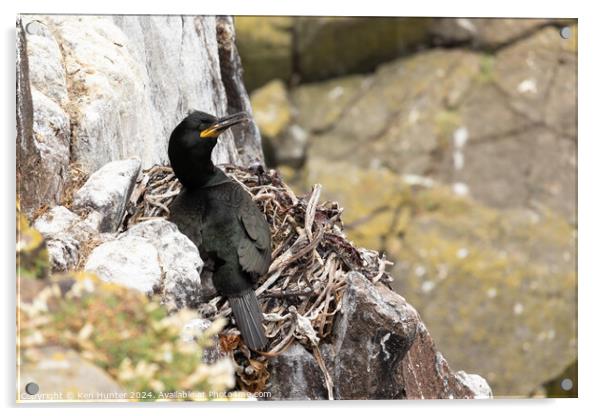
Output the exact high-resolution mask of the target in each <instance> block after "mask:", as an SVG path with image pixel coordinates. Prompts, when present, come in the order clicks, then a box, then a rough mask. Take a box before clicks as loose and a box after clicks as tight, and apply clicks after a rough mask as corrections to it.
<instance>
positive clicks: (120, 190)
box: [73, 159, 140, 232]
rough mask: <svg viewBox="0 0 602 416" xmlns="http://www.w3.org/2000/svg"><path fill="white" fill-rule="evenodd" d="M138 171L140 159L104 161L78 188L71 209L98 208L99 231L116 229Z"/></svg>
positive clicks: (95, 209)
mask: <svg viewBox="0 0 602 416" xmlns="http://www.w3.org/2000/svg"><path fill="white" fill-rule="evenodd" d="M139 172H140V161H139V160H137V159H129V160H118V161H115V162H110V163H107V164H106V165H104V166H103V167H102V168H100V169H99V170H97V171H96V172H94V173H93V174H92V175H90V177H89V178H88V180H87V181H86V183H85V184H84V185H83V186H82V187H81V188H80V189H79V190H77V192H76V193H75V195H74V196H73V209H74V210H78V211H87V210H93V211H97V212H99V213H100V215H101V222H100V231H101V232H115V231H117V228H118V227H119V225H120V224H121V220H122V219H123V214H124V212H125V208H126V204H127V201H128V200H129V198H130V194H131V193H132V190H133V189H134V185H135V183H136V179H137V177H138V173H139Z"/></svg>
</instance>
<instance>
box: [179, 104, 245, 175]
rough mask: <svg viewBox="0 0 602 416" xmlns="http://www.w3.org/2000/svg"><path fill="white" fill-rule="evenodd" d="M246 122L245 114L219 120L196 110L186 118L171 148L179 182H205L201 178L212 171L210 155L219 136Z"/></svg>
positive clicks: (232, 115) (236, 114)
mask: <svg viewBox="0 0 602 416" xmlns="http://www.w3.org/2000/svg"><path fill="white" fill-rule="evenodd" d="M247 120H249V115H248V114H247V113H246V112H240V113H235V114H231V115H228V116H225V117H221V118H217V117H215V116H213V115H211V114H207V113H204V112H202V111H193V112H191V113H190V114H189V115H188V116H187V117H186V118H184V120H182V121H181V122H180V124H178V125H177V126H176V128H175V129H174V130H173V132H172V133H171V136H170V138H169V148H168V155H169V161H170V162H171V166H172V168H173V169H174V172H175V174H176V176H177V177H178V179H179V180H180V182H182V184H183V185H184V186H193V185H194V183H198V181H201V182H202V179H203V178H202V175H204V174H207V172H208V171H210V170H212V169H213V164H212V163H211V152H212V151H213V148H214V147H215V145H216V144H217V138H218V137H219V135H220V134H222V133H223V132H224V131H226V130H227V129H229V128H230V127H232V126H235V125H237V124H240V123H242V122H244V121H247ZM199 176H201V177H199Z"/></svg>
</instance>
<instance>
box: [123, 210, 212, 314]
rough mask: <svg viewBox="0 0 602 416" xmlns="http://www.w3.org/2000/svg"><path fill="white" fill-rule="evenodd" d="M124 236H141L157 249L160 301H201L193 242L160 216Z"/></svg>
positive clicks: (198, 264) (176, 303)
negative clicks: (159, 270) (160, 286)
mask: <svg viewBox="0 0 602 416" xmlns="http://www.w3.org/2000/svg"><path fill="white" fill-rule="evenodd" d="M124 236H125V237H124V238H129V237H130V236H137V237H142V238H145V239H147V240H148V241H149V242H150V244H152V245H153V246H154V247H155V249H156V250H157V253H158V257H159V264H160V267H161V270H162V274H163V284H162V291H163V301H164V302H165V303H166V304H167V306H168V308H169V309H180V308H182V307H184V306H190V307H193V306H195V305H197V304H198V303H200V302H201V296H200V290H201V279H200V273H201V271H202V268H203V261H202V260H201V257H200V255H199V251H198V249H197V247H196V246H195V245H194V243H193V242H192V241H190V240H189V239H188V237H186V236H185V235H184V234H182V233H180V232H179V231H178V228H177V226H176V225H175V224H173V223H171V222H169V221H167V220H164V219H156V220H149V221H144V222H141V223H139V224H137V225H135V226H133V227H132V228H130V229H129V230H128V231H127V232H126V233H125V234H124Z"/></svg>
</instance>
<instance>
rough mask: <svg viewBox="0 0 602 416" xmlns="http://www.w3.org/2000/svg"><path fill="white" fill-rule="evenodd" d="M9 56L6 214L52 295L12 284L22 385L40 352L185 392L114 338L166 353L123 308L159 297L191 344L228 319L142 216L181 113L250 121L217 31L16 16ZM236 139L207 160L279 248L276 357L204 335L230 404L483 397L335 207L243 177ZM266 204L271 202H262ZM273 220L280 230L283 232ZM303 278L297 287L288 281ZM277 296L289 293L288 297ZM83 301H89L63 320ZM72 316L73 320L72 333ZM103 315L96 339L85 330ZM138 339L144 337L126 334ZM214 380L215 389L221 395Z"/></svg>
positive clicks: (177, 24) (192, 255) (186, 246)
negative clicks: (13, 55)
mask: <svg viewBox="0 0 602 416" xmlns="http://www.w3.org/2000/svg"><path fill="white" fill-rule="evenodd" d="M17 39H18V42H17V49H18V51H17V52H18V53H17V56H18V61H17V74H18V76H17V121H18V123H17V125H18V131H17V149H18V154H17V157H18V160H17V166H18V172H17V175H18V180H19V188H18V193H19V194H18V198H19V200H20V202H21V205H22V207H23V210H24V212H25V213H26V215H27V216H28V217H29V218H30V219H32V218H35V222H34V227H35V228H37V229H38V230H39V232H41V234H42V235H43V237H44V239H45V242H46V247H47V252H48V253H49V258H50V264H51V269H52V270H53V272H54V278H53V280H52V281H47V280H42V281H38V280H33V279H31V278H28V277H27V273H25V272H24V269H23V270H21V269H20V270H21V279H20V282H21V290H22V292H23V303H22V304H23V307H22V308H21V309H20V313H22V314H24V316H27V318H28V319H29V320H26V321H27V322H29V325H27V327H26V328H20V330H22V331H23V332H20V335H23V338H20V339H21V340H22V343H21V344H20V345H21V347H22V348H23V349H24V351H23V352H24V354H23V357H24V360H25V361H24V362H23V363H22V364H23V366H22V367H21V371H22V373H21V379H22V380H24V381H25V380H26V379H27V378H30V377H33V376H36V377H38V376H39V375H40V372H39V371H38V370H39V368H40V365H41V363H43V362H44V360H45V358H44V357H46V356H47V355H48V354H51V355H52V356H53V357H55V358H56V351H54V352H53V351H50V350H47V349H46V346H47V345H46V344H47V343H48V342H49V341H50V342H54V343H58V344H59V346H62V348H65V349H67V351H68V352H66V353H64V354H63V353H62V352H61V354H63V355H62V356H64V357H71V355H72V354H73V352H72V351H71V349H74V350H75V352H76V353H79V354H81V356H82V357H83V358H84V359H91V360H93V361H95V362H98V363H102V366H103V368H104V370H106V371H107V372H108V374H109V375H111V376H112V377H113V378H115V379H117V381H118V382H119V383H121V385H122V386H125V387H127V388H149V389H152V390H153V391H158V390H162V389H175V388H186V386H196V385H198V384H195V383H198V382H199V380H204V378H202V377H206V375H207V374H213V373H211V371H212V370H208V369H207V367H198V368H197V369H196V370H195V367H194V366H193V367H189V358H190V357H189V356H186V357H187V358H186V360H184V358H182V361H181V362H177V360H176V361H169V357H170V355H169V354H168V352H166V351H163V352H162V353H161V354H159V355H156V354H150V352H149V351H144V350H143V349H142V350H141V349H140V345H142V344H140V345H139V344H138V343H136V342H134V343H132V344H130V343H128V342H125V341H126V340H124V339H121V338H119V337H120V336H122V335H123V334H138V335H137V336H138V337H141V339H144V343H143V344H144V345H153V346H156V347H157V348H159V347H160V348H164V347H165V345H168V344H161V343H158V341H157V340H156V339H154V338H152V337H151V335H152V334H158V333H161V331H162V329H161V328H165V326H166V325H167V326H169V325H175V324H173V321H164V320H161V321H160V324H157V323H152V324H151V321H152V320H153V319H155V315H156V313H155V312H153V311H155V310H156V307H155V306H152V307H151V306H149V305H146V306H145V303H144V302H143V301H141V300H139V298H138V297H137V295H131V293H130V290H133V291H134V292H142V293H145V294H149V295H151V296H157V297H158V299H159V300H160V301H161V303H162V306H160V307H159V309H161V310H164V311H166V312H170V313H176V312H177V311H178V310H186V309H192V310H193V319H192V320H190V321H188V323H187V324H186V325H184V327H185V328H190V327H199V328H203V329H205V328H208V327H209V324H210V322H209V324H207V320H212V319H215V318H216V317H217V316H218V315H224V314H226V316H227V308H226V306H227V305H224V304H223V303H222V302H221V299H220V298H219V297H216V296H215V293H214V292H212V290H211V287H210V284H209V283H208V282H210V280H208V278H210V275H207V273H206V271H205V270H203V269H204V268H203V262H202V260H201V259H200V257H199V255H198V252H197V251H196V250H195V249H194V246H191V243H190V241H187V239H186V237H184V236H183V235H181V234H180V233H179V232H178V231H177V230H176V229H175V228H174V227H173V225H172V224H169V223H168V222H167V221H165V220H162V219H157V218H154V219H149V218H148V217H147V216H146V214H145V213H148V212H151V213H157V214H153V215H154V216H162V215H164V214H165V210H164V209H163V208H162V203H161V201H162V200H161V199H157V198H158V197H157V195H158V194H153V193H152V192H151V190H153V192H160V193H161V194H162V195H169V197H173V195H175V194H176V193H177V190H178V189H179V188H178V187H177V182H176V181H174V179H173V175H172V176H171V177H170V176H169V174H170V173H169V168H167V167H162V166H155V165H162V164H165V162H166V146H167V138H168V135H169V133H170V130H171V128H172V127H173V126H174V125H175V124H176V123H177V121H179V119H180V118H181V117H182V116H183V115H184V114H185V113H186V112H187V111H188V109H190V108H198V109H203V110H205V111H209V112H212V113H216V114H220V115H221V114H225V113H226V112H228V111H232V110H235V109H236V110H240V109H248V108H249V100H248V97H247V95H246V91H245V88H244V85H243V84H242V83H241V73H240V62H239V58H238V55H237V51H236V47H235V45H234V43H233V40H234V30H233V28H232V24H231V19H229V18H217V19H216V18H213V17H192V16H190V17H174V16H171V17H158V16H156V17H155V16H153V17H149V16H141V17H137V16H124V17H107V16H105V17H94V16H85V17H78V16H52V17H48V16H23V17H22V19H21V20H19V21H18V23H17ZM246 129H247V130H245V131H237V130H234V131H233V132H232V134H228V135H224V136H223V137H222V139H221V140H220V144H219V147H218V149H217V152H215V153H214V155H215V159H216V162H218V163H225V162H228V163H234V164H238V165H243V166H246V167H249V168H250V169H246V170H245V169H243V170H240V171H230V172H229V174H231V175H232V176H233V177H236V178H237V179H238V180H240V181H241V182H243V183H247V184H248V185H249V191H250V192H255V193H256V195H255V196H256V198H257V201H258V203H259V204H261V206H262V209H264V212H265V213H266V216H267V217H268V220H269V221H270V223H271V225H272V226H273V227H275V228H274V230H276V231H277V230H281V229H285V230H287V231H286V233H285V234H283V235H282V240H278V241H280V243H281V244H280V245H279V246H278V247H274V258H275V261H274V264H273V265H272V268H271V269H270V273H269V274H268V275H267V276H265V277H264V279H265V280H264V281H263V283H262V285H261V287H260V288H258V289H257V291H258V293H259V294H260V295H261V294H262V293H263V292H265V293H263V296H262V297H261V299H262V302H263V304H264V308H265V311H266V321H267V322H268V326H269V328H270V331H271V335H270V338H271V340H272V346H273V348H274V351H275V353H274V354H273V357H265V356H264V357H259V356H256V355H253V354H252V353H250V352H249V351H248V350H247V349H245V347H244V345H242V344H241V343H240V341H239V339H238V334H237V332H236V330H235V329H234V328H233V327H231V326H229V327H227V328H226V329H225V330H224V331H222V332H220V334H219V341H220V342H219V347H217V346H216V345H214V346H213V347H211V348H214V349H215V348H217V352H218V356H224V357H225V358H228V357H230V358H231V359H232V360H233V361H234V362H235V363H236V366H235V367H232V366H231V365H230V366H229V367H228V366H226V367H224V366H222V367H220V368H221V370H220V372H219V373H218V372H216V373H215V374H216V377H217V374H222V370H224V369H225V370H224V371H226V372H228V371H229V372H230V376H232V374H233V372H234V371H235V372H236V375H237V380H238V383H239V384H238V388H240V389H243V390H248V391H257V390H258V389H266V390H267V391H270V392H271V393H272V398H273V399H317V398H337V399H353V398H375V399H377V398H382V399H385V398H389V399H393V398H396V399H402V398H410V399H411V398H477V397H490V396H491V390H490V389H489V387H488V385H487V383H486V381H485V380H484V379H483V378H481V377H480V376H477V375H468V374H466V373H464V372H462V371H459V372H454V371H452V370H451V369H450V368H449V366H448V365H447V362H446V360H445V359H444V358H443V355H442V354H441V353H440V352H438V351H437V349H436V348H435V343H434V341H433V340H432V338H431V336H430V335H429V332H428V330H427V329H426V326H425V325H424V323H423V322H422V320H421V319H420V316H419V314H418V313H417V312H416V310H415V309H414V308H413V307H412V306H411V305H409V304H408V303H407V302H406V301H405V299H404V298H402V297H401V296H399V295H397V294H396V293H394V292H393V291H392V290H391V289H390V288H389V287H388V285H389V283H390V280H391V278H390V276H389V275H388V273H387V272H386V270H385V266H386V265H387V263H386V261H385V259H384V258H381V257H380V256H379V255H378V253H375V252H371V251H369V250H364V249H361V248H355V247H354V246H353V245H351V244H350V243H349V242H348V241H347V240H346V237H345V234H344V232H343V226H342V224H341V223H340V214H341V212H340V209H339V208H338V205H337V204H332V203H322V204H320V205H318V196H319V192H318V193H317V195H316V191H315V190H316V189H319V188H314V193H312V194H311V195H305V196H300V197H297V196H296V195H294V194H293V193H292V192H291V191H290V189H288V187H287V186H286V185H285V184H284V183H283V182H282V181H281V179H279V176H278V175H277V173H276V172H274V171H270V172H267V173H266V172H264V171H263V169H261V168H253V165H256V164H260V165H261V164H262V162H263V158H262V151H261V148H260V138H259V134H258V130H257V128H256V127H255V126H254V125H253V124H251V125H250V126H247V127H246ZM232 136H234V137H232ZM258 178H262V179H261V180H259V179H258ZM151 179H152V180H151ZM260 191H261V192H262V193H261V194H259V192H260ZM274 193H276V194H279V193H280V194H279V195H280V197H281V198H283V199H273V198H276V197H274ZM280 197H279V198H280ZM270 201H271V202H270ZM270 204H271V205H270ZM140 210H141V211H140ZM274 210H281V211H278V212H279V214H278V215H280V216H282V217H279V216H275V215H276V214H275V212H276V211H274ZM141 213H142V214H141ZM283 213H284V215H283ZM288 213H296V214H295V217H294V218H289V219H288V220H287V219H286V218H287V217H286V215H288ZM276 218H278V219H279V221H276ZM314 220H315V223H314ZM291 221H292V222H291ZM295 221H299V224H301V225H300V226H298V227H295V224H294V223H295ZM21 222H22V223H23V227H22V228H21V230H22V232H21V233H20V235H19V236H20V238H25V239H27V238H28V236H29V233H28V232H25V231H26V229H27V228H28V227H27V224H26V220H25V219H24V218H22V220H21ZM21 222H20V223H21ZM136 223H137V224H136ZM278 227H280V228H278ZM282 227H284V228H282ZM34 234H35V232H34ZM27 241H29V240H27ZM18 247H19V248H20V249H22V250H25V249H26V248H27V247H28V245H27V244H25V243H23V244H21V243H20V244H19V245H18ZM36 253H37V251H36ZM39 253H41V254H40V255H41V256H43V255H44V253H46V251H45V250H42V251H39ZM18 255H19V256H20V257H24V258H25V257H26V252H25V251H22V252H19V253H18ZM304 262H305V263H304ZM308 262H309V263H308ZM306 263H307V264H311V266H312V267H313V268H312V269H311V270H309V269H308V270H306V271H308V272H309V271H311V275H305V276H304V277H303V279H300V278H299V276H298V272H300V271H303V270H304V269H303V267H302V265H303V264H306ZM300 267H301V269H300ZM83 268H85V269H86V270H88V272H92V273H95V274H96V275H98V276H99V277H100V279H102V280H104V281H106V282H110V283H111V284H112V285H116V286H118V287H121V288H122V289H119V290H115V289H110V288H108V289H98V290H99V291H98V292H97V291H96V289H94V290H93V289H91V288H94V287H97V288H102V287H104V286H102V285H98V284H97V283H90V282H91V281H94V279H93V278H88V277H86V276H88V275H86V274H84V275H82V276H83V277H81V276H80V275H74V274H73V273H74V272H77V271H79V270H81V269H83ZM58 272H68V274H67V275H62V276H63V278H62V277H61V275H58V274H57V273H58ZM43 274H44V273H42V275H43ZM73 276H76V277H75V278H74V277H73ZM77 276H80V277H77ZM295 276H296V278H295V279H293V278H294V277H295ZM57 282H58V283H57ZM78 282H79V283H78ZM304 282H310V285H309V286H303V285H304V284H305V283H304ZM55 285H58V286H55ZM288 285H297V287H302V288H303V287H304V289H303V291H302V292H301V293H300V294H299V293H296V292H294V293H293V294H292V295H291V294H290V293H288V292H287V290H288V289H287V287H288ZM45 287H46V288H48V290H45V289H44V288H45ZM111 287H112V286H111ZM123 287H127V288H129V289H126V290H125V291H123ZM278 290H280V291H278ZM81 293H87V295H86V296H91V299H92V301H85V302H83V301H82V303H77V302H80V301H79V300H78V299H80V298H81V296H82V295H81ZM295 293H296V294H295ZM291 296H292V297H291ZM308 296H309V297H308ZM115 297H116V298H115ZM306 297H307V298H306ZM289 298H290V299H289ZM82 299H83V298H82ZM133 299H137V300H133ZM308 300H312V302H309V303H308ZM73 302H76V305H77V306H73ZM103 303H106V304H105V307H106V309H103V306H102V305H103ZM40 305H47V306H44V307H41V306H40ZM48 305H50V306H48ZM53 305H54V306H53ZM57 305H58V306H57ZM110 305H113V307H111V306H110ZM57 308H58V309H57ZM74 308H75V309H74ZM112 308H117V309H116V310H115V311H113V310H110V309H112ZM124 308H125V309H124ZM127 308H131V310H130V309H127ZM126 309H127V310H126ZM73 310H78V311H80V312H78V314H76V315H75V316H73V314H70V313H69V311H73ZM304 310H307V311H308V314H307V315H305V314H304V312H303V311H304ZM58 312H60V314H59V313H58ZM218 312H219V313H218ZM314 312H315V313H314ZM105 313H106V320H107V322H108V324H107V323H103V322H104V320H103V319H99V317H103V316H104V314H105ZM119 313H127V314H129V315H126V316H135V319H134V320H133V321H132V322H129V321H130V320H129V319H125V320H124V319H122V318H119V316H121V315H119ZM146 313H148V316H146V315H145V314H146ZM40 314H41V315H42V316H45V317H43V318H41V319H40ZM44 314H46V315H44ZM48 314H50V315H48ZM161 316H163V315H161ZM59 317H60V319H59ZM34 318H35V319H34ZM112 319H116V321H112ZM145 319H148V320H149V324H148V325H144V324H142V323H143V322H144V321H145ZM63 320H64V321H63ZM40 322H47V323H50V324H49V325H45V326H44V325H42V326H39V323H40ZM111 322H114V323H111ZM169 322H172V324H170V323H169ZM130 323H131V324H132V325H138V326H136V327H128V325H130ZM53 325H55V326H53ZM116 327H118V328H120V330H119V331H118V332H114V331H113V329H112V328H116ZM145 327H146V328H152V331H147V332H148V333H145V332H144V331H143V332H142V333H140V328H145ZM57 328H58V329H60V330H61V331H66V332H65V333H64V334H63V336H60V335H57V332H53V331H55V330H58V329H57ZM175 328H181V327H180V326H175ZM185 328H184V329H185ZM103 330H104V331H107V332H106V333H105V332H102V331H103ZM151 333H152V334H151ZM169 334H171V335H170V337H172V335H173V334H172V332H169ZM153 336H154V335H153ZM149 337H151V338H149ZM128 338H129V337H128ZM170 339H172V340H173V338H170ZM191 339H192V338H191ZM194 339H196V338H194ZM170 342H171V341H170ZM114 348H116V349H114ZM153 348H154V347H153ZM116 351H117V352H116ZM153 351H154V350H153ZM170 351H171V350H170ZM130 352H131V354H130ZM166 354H167V355H166ZM166 357H167V358H166ZM133 360H138V361H137V362H136V361H133ZM212 360H213V361H214V359H210V361H212ZM68 361H69V362H70V365H73V366H77V363H78V362H79V361H78V360H76V359H73V360H71V359H68ZM228 362H230V361H228ZM169 363H172V364H169ZM180 364H181V365H180ZM184 364H185V365H184ZM86 365H88V364H86ZM159 368H160V369H161V371H158V369H159ZM175 368H177V369H178V371H179V372H178V377H182V373H185V372H186V371H187V370H185V369H188V371H191V372H193V373H192V374H186V376H187V377H186V378H185V379H183V381H182V384H181V385H177V386H174V385H173V383H174V379H175V378H170V377H171V376H170V377H167V376H166V377H163V378H162V376H161V374H162V373H166V374H171V373H170V371H172V370H174V369H175ZM211 368H213V367H211ZM94 371H95V370H94ZM94 371H93V373H94ZM174 371H175V370H174ZM195 371H196V372H195ZM216 371H217V370H216ZM201 374H204V376H201ZM144 377H147V378H144ZM220 377H221V376H220ZM92 378H98V377H92ZM102 379H103V380H105V378H104V377H102ZM140 380H146V381H145V383H149V384H139V382H140ZM178 380H179V378H178ZM220 380H221V379H220ZM226 380H227V381H225V382H224V384H223V386H222V387H221V388H224V387H227V388H232V387H233V383H231V382H230V379H226ZM55 381H56V380H55ZM53 383H54V382H53ZM137 383H138V384H137ZM107 385H111V383H110V382H109V381H107V382H105V383H104V384H103V387H102V389H105V390H106V388H107Z"/></svg>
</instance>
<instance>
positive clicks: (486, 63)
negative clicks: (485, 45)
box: [477, 54, 495, 84]
mask: <svg viewBox="0 0 602 416" xmlns="http://www.w3.org/2000/svg"><path fill="white" fill-rule="evenodd" d="M494 66H495V56H494V55H491V54H483V56H482V57H481V64H480V71H479V73H478V76H477V81H478V82H480V83H481V84H487V83H489V82H492V81H493V79H494V73H495V71H494Z"/></svg>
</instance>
